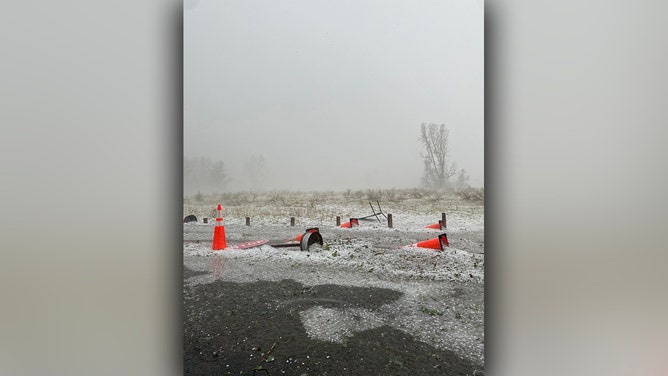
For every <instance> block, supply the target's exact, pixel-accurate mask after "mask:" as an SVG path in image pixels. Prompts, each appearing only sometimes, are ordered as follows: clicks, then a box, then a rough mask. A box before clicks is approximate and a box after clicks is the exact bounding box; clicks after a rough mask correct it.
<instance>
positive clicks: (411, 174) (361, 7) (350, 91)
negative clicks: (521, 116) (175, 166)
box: [184, 0, 484, 191]
mask: <svg viewBox="0 0 668 376" xmlns="http://www.w3.org/2000/svg"><path fill="white" fill-rule="evenodd" d="M184 9H185V10H184V154H185V155H186V156H188V157H199V156H206V157H210V158H212V159H214V160H221V161H223V162H224V163H225V165H226V168H227V171H228V173H229V174H230V175H231V177H232V178H233V179H234V180H233V181H232V183H231V185H230V187H229V188H228V189H227V190H228V191H237V190H247V189H250V188H254V189H295V190H296V189H300V190H316V189H317V190H329V189H333V190H343V189H361V188H393V187H394V188H412V187H418V186H419V185H420V178H421V177H422V172H423V164H422V158H421V156H420V153H421V151H422V148H421V145H420V141H419V134H420V124H421V123H430V122H434V123H438V124H441V123H444V124H445V125H446V126H447V127H448V128H449V129H450V157H451V158H452V159H453V160H454V161H455V162H456V163H457V166H458V168H464V169H465V170H466V171H467V172H468V174H469V175H470V177H471V178H470V181H469V183H470V184H471V185H473V186H479V187H480V186H483V184H484V180H483V175H484V170H483V166H484V165H483V160H484V125H483V122H484V92H483V89H484V85H483V82H484V74H483V73H484V69H483V68H484V65H483V58H484V54H483V6H482V2H481V1H480V0H456V1H449V0H436V1H418V2H412V1H407V0H403V1H386V0H383V1H380V0H379V1H370V0H354V1H347V0H346V1H331V0H329V1H323V0H315V1H313V0H297V1H288V0H283V1H275V0H274V1H271V0H205V1H196V0H192V1H188V0H186V2H185V3H184ZM253 155H256V156H263V157H264V158H265V160H266V164H267V169H268V173H267V174H266V175H265V178H264V179H263V183H262V184H261V186H257V187H250V183H249V179H248V177H247V175H246V174H245V173H244V171H243V166H244V162H245V161H247V160H248V159H249V158H250V157H251V156H253Z"/></svg>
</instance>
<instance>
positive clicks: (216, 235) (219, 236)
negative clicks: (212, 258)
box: [211, 204, 227, 251]
mask: <svg viewBox="0 0 668 376" xmlns="http://www.w3.org/2000/svg"><path fill="white" fill-rule="evenodd" d="M225 248H227V241H225V225H224V224H223V207H222V206H221V205H220V204H218V207H217V208H216V227H215V228H214V229H213V246H211V249H213V250H214V251H218V250H221V249H225Z"/></svg>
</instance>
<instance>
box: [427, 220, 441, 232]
mask: <svg viewBox="0 0 668 376" xmlns="http://www.w3.org/2000/svg"><path fill="white" fill-rule="evenodd" d="M425 228H433V229H434V230H443V221H440V220H439V221H438V223H434V224H433V225H429V226H427V227H425Z"/></svg>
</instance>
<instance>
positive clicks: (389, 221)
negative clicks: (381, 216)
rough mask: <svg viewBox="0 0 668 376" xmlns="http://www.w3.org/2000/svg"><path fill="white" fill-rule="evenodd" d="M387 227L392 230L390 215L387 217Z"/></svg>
mask: <svg viewBox="0 0 668 376" xmlns="http://www.w3.org/2000/svg"><path fill="white" fill-rule="evenodd" d="M387 227H389V228H392V213H390V214H388V215H387Z"/></svg>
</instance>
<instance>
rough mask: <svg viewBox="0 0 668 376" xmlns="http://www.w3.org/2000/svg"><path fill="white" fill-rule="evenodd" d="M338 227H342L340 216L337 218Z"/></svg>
mask: <svg viewBox="0 0 668 376" xmlns="http://www.w3.org/2000/svg"><path fill="white" fill-rule="evenodd" d="M336 225H337V226H341V217H339V216H338V215H337V216H336Z"/></svg>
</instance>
